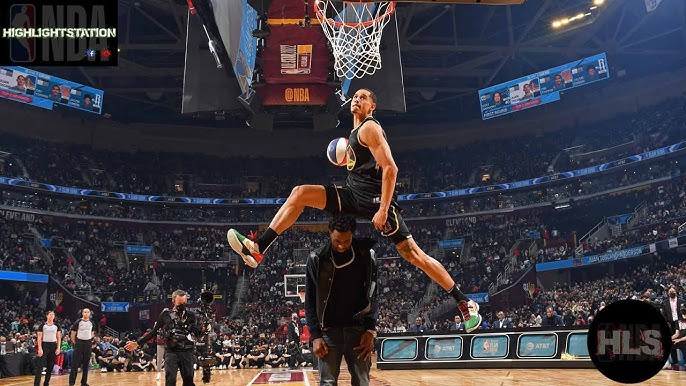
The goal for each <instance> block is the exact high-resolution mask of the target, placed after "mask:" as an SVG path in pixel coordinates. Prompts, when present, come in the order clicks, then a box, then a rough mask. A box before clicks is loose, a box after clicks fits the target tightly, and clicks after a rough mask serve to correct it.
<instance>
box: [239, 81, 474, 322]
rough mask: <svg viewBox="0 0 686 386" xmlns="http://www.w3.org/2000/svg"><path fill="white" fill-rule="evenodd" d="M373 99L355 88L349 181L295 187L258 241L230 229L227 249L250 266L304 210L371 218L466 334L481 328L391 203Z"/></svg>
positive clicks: (469, 304) (390, 176) (393, 173)
mask: <svg viewBox="0 0 686 386" xmlns="http://www.w3.org/2000/svg"><path fill="white" fill-rule="evenodd" d="M375 109H376V95H375V94H374V93H373V92H372V91H371V90H368V89H360V90H358V91H357V92H356V93H355V95H354V96H353V98H352V101H351V103H350V111H351V113H352V115H353V118H354V128H353V130H352V131H351V132H350V137H349V139H348V149H347V153H348V154H347V156H348V165H347V169H348V178H347V181H346V184H345V186H343V187H337V186H329V187H325V186H321V185H300V186H296V187H295V188H293V191H292V192H291V194H290V196H288V199H287V200H286V202H285V203H284V204H283V206H281V208H280V209H279V211H278V212H277V213H276V216H275V217H274V219H273V220H272V222H271V224H269V228H267V230H266V231H265V232H264V233H263V234H262V235H261V236H260V237H259V238H257V237H256V236H255V235H254V234H252V233H251V235H250V236H249V237H245V236H243V235H242V234H240V233H238V232H237V231H236V230H235V229H229V231H228V233H227V238H228V240H229V245H231V248H232V249H233V250H234V251H236V253H238V254H239V255H241V257H242V258H243V261H245V264H246V265H248V266H250V267H252V268H255V267H257V266H258V265H259V264H260V262H261V261H262V259H263V257H264V253H265V252H266V251H267V249H268V248H269V246H270V245H271V244H272V243H273V242H274V240H276V238H277V237H278V236H279V235H280V234H281V233H283V232H284V231H285V230H286V229H288V228H290V227H291V226H292V225H293V224H294V223H295V222H296V220H297V219H298V217H299V216H300V214H301V213H302V212H303V210H304V209H305V207H310V208H316V209H320V210H325V211H327V212H329V213H331V214H334V215H335V214H338V213H344V214H349V215H354V216H356V217H359V218H365V219H367V220H371V222H372V223H373V224H374V227H375V228H376V229H378V230H379V231H381V235H383V236H384V237H388V238H390V239H391V240H392V241H393V242H394V243H395V245H396V248H397V249H398V252H399V253H400V255H401V256H403V258H405V260H407V261H409V262H410V263H412V265H414V266H416V267H418V268H420V269H421V270H422V271H424V272H425V273H426V274H427V275H429V277H431V279H433V280H434V281H435V282H436V283H438V284H439V285H440V286H441V287H443V289H445V290H446V291H447V292H449V293H450V295H452V296H453V297H454V298H455V300H456V301H457V305H458V308H459V309H460V312H461V313H462V316H463V320H464V322H465V327H466V330H467V332H471V331H473V330H475V329H476V328H477V327H479V325H481V316H480V315H479V306H478V304H476V302H474V301H473V300H470V299H469V298H468V297H466V296H465V295H464V294H463V293H462V291H460V289H459V288H457V286H456V285H455V281H454V280H453V279H452V278H451V277H450V275H449V274H448V272H447V271H446V270H445V268H444V267H443V265H442V264H441V263H439V262H438V261H436V260H435V259H434V258H432V257H431V256H429V255H427V254H426V253H425V252H424V251H423V250H422V249H421V248H419V246H417V244H416V243H415V241H414V239H413V238H412V234H411V233H410V231H409V230H408V228H407V225H406V224H405V221H404V220H403V218H402V216H401V214H400V209H399V207H398V204H397V203H396V201H395V199H396V197H397V192H395V183H396V178H397V175H398V167H397V166H396V164H395V161H394V160H393V155H392V154H391V148H390V147H389V145H388V142H387V140H386V133H385V132H384V131H383V129H382V128H381V125H380V124H379V122H378V121H377V120H376V119H375V118H374V117H373V116H372V114H373V113H374V110H375Z"/></svg>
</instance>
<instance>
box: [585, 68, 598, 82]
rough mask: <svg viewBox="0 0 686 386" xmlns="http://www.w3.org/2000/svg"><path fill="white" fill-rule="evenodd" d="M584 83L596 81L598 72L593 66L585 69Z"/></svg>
mask: <svg viewBox="0 0 686 386" xmlns="http://www.w3.org/2000/svg"><path fill="white" fill-rule="evenodd" d="M584 78H586V82H593V81H594V80H598V72H597V71H596V69H595V66H594V65H592V64H590V65H588V67H586V76H585V77H584Z"/></svg>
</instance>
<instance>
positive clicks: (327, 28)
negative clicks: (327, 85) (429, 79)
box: [314, 0, 395, 79]
mask: <svg viewBox="0 0 686 386" xmlns="http://www.w3.org/2000/svg"><path fill="white" fill-rule="evenodd" d="M314 9H315V13H316V14H317V19H318V20H319V23H320V24H321V25H322V29H324V35H326V38H327V39H329V42H330V43H331V47H332V49H333V56H334V70H335V71H336V75H337V76H338V77H339V78H344V77H345V78H347V79H353V78H362V77H363V76H366V75H372V74H374V72H376V70H378V69H380V68H381V53H380V52H379V46H380V45H381V33H382V32H383V29H384V27H385V26H386V24H388V22H389V21H390V20H391V15H392V14H393V12H394V11H395V2H393V1H384V2H378V3H363V2H361V1H358V2H340V1H338V2H337V1H333V0H315V3H314Z"/></svg>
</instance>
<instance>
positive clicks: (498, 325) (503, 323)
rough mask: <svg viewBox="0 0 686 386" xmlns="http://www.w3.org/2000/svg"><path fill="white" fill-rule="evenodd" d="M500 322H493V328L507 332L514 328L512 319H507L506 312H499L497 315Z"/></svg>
mask: <svg viewBox="0 0 686 386" xmlns="http://www.w3.org/2000/svg"><path fill="white" fill-rule="evenodd" d="M497 317H498V320H495V321H493V324H492V326H493V328H494V329H496V330H506V329H511V328H512V321H510V319H508V318H505V312H503V311H498V314H497Z"/></svg>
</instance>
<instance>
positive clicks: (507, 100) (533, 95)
mask: <svg viewBox="0 0 686 386" xmlns="http://www.w3.org/2000/svg"><path fill="white" fill-rule="evenodd" d="M608 68H609V67H608V64H607V57H606V55H605V53H604V52H603V53H601V54H597V55H593V56H590V57H588V58H584V59H581V60H577V61H575V62H570V63H566V64H563V65H561V66H557V67H554V68H551V69H549V70H545V71H541V72H538V73H535V74H531V75H527V76H523V77H521V78H518V79H515V80H511V81H509V82H505V83H501V84H498V85H495V86H491V87H488V88H485V89H483V90H479V103H480V105H481V118H482V119H484V120H486V119H491V118H495V117H499V116H501V115H506V114H510V113H514V112H517V111H521V110H525V109H528V108H531V107H536V106H540V105H543V104H546V103H550V102H555V101H559V100H560V92H562V91H565V90H570V89H573V88H576V87H581V86H585V85H587V84H591V83H594V82H598V81H601V80H605V79H609V78H610V72H609V70H608Z"/></svg>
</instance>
